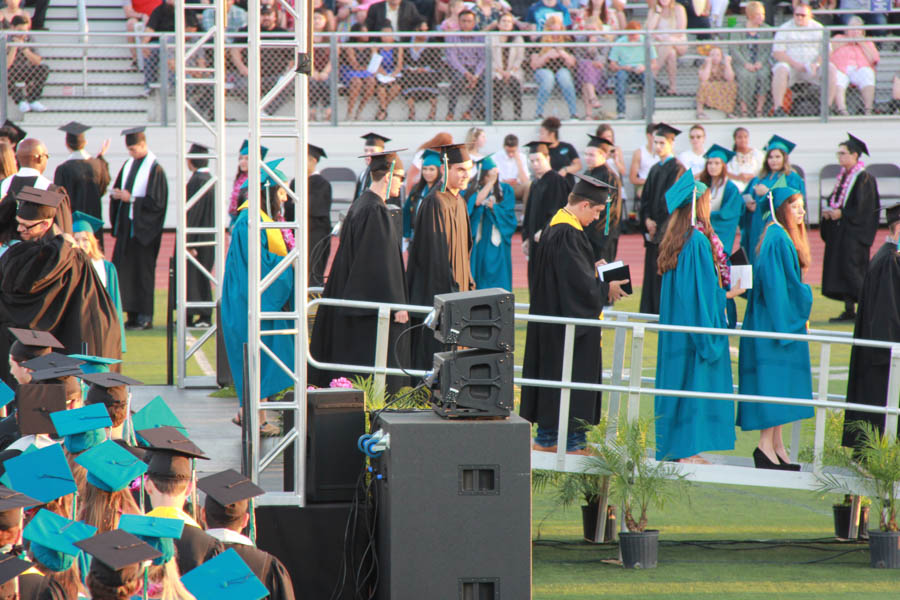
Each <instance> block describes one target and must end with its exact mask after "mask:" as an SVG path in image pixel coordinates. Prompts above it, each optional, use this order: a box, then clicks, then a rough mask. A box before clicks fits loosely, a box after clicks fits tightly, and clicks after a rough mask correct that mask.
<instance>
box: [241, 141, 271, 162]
mask: <svg viewBox="0 0 900 600" xmlns="http://www.w3.org/2000/svg"><path fill="white" fill-rule="evenodd" d="M268 153H269V149H268V148H266V147H265V146H260V147H259V158H260V160H266V154H268ZM238 154H240V155H241V156H247V155H248V154H250V140H244V143H243V144H241V149H240V151H239V152H238Z"/></svg>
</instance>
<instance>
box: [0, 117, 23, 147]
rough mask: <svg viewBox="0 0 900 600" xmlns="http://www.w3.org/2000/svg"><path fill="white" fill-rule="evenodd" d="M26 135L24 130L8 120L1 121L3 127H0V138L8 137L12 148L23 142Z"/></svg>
mask: <svg viewBox="0 0 900 600" xmlns="http://www.w3.org/2000/svg"><path fill="white" fill-rule="evenodd" d="M27 135H28V134H27V133H26V132H25V130H24V129H22V128H21V127H19V126H18V125H16V124H15V123H13V122H12V121H10V120H9V119H6V120H5V121H3V126H2V127H0V137H8V138H9V139H10V140H11V141H12V143H13V146H15V145H16V144H18V143H19V142H21V141H22V140H24V139H25V137H26V136H27Z"/></svg>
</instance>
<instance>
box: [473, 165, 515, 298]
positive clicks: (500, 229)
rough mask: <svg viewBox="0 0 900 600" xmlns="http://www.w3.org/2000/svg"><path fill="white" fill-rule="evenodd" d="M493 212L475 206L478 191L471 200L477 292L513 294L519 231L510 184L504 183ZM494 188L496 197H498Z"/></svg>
mask: <svg viewBox="0 0 900 600" xmlns="http://www.w3.org/2000/svg"><path fill="white" fill-rule="evenodd" d="M499 187H500V195H501V196H502V198H496V196H495V201H496V204H494V206H493V208H487V207H485V206H475V199H476V198H477V196H478V190H477V189H476V190H475V191H473V192H472V194H471V195H470V196H469V199H468V210H469V220H470V222H471V224H472V225H471V227H472V242H473V245H472V255H471V258H470V262H471V266H472V277H473V278H474V279H475V287H476V289H480V290H483V289H486V288H493V287H499V288H503V289H504V290H507V291H510V292H511V291H512V235H513V233H515V231H516V209H515V207H516V196H515V193H514V192H513V189H512V187H511V186H510V185H509V184H508V183H503V182H500V184H499ZM496 189H497V188H494V194H496Z"/></svg>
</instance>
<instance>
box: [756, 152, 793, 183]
mask: <svg viewBox="0 0 900 600" xmlns="http://www.w3.org/2000/svg"><path fill="white" fill-rule="evenodd" d="M775 150H778V151H779V152H781V155H782V156H783V157H784V162H783V163H782V164H781V172H782V173H784V174H785V175H790V174H791V173H793V172H794V169H793V168H791V159H790V155H788V153H787V152H785V151H784V150H782V149H781V148H772V149H771V150H766V156H765V158H764V159H763V164H762V168H761V169H760V170H759V177H760V179H762V178H763V177H766V176H767V175H770V174H771V173H772V171H770V170H769V154H771V153H772V152H774V151H775Z"/></svg>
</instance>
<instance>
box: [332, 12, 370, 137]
mask: <svg viewBox="0 0 900 600" xmlns="http://www.w3.org/2000/svg"><path fill="white" fill-rule="evenodd" d="M351 31H352V32H358V33H361V32H366V31H368V29H366V25H365V23H357V24H356V25H354V26H353V27H352V28H351ZM368 41H369V37H368V36H354V37H351V38H349V39H348V40H347V43H346V44H341V65H340V76H341V83H342V84H344V85H345V86H346V87H347V117H346V120H347V121H350V120H352V119H356V120H359V115H360V113H362V109H363V107H364V106H365V105H366V104H368V102H369V99H370V98H371V97H372V96H373V95H374V94H375V74H374V73H370V72H369V71H368V70H367V67H368V65H369V60H370V59H371V55H372V49H371V48H365V47H360V48H354V47H353V46H354V45H355V44H365V43H367V42H368ZM360 92H362V98H361V99H360V100H359V106H358V107H357V108H356V112H355V113H354V111H353V108H354V107H356V100H357V98H359V94H360Z"/></svg>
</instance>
